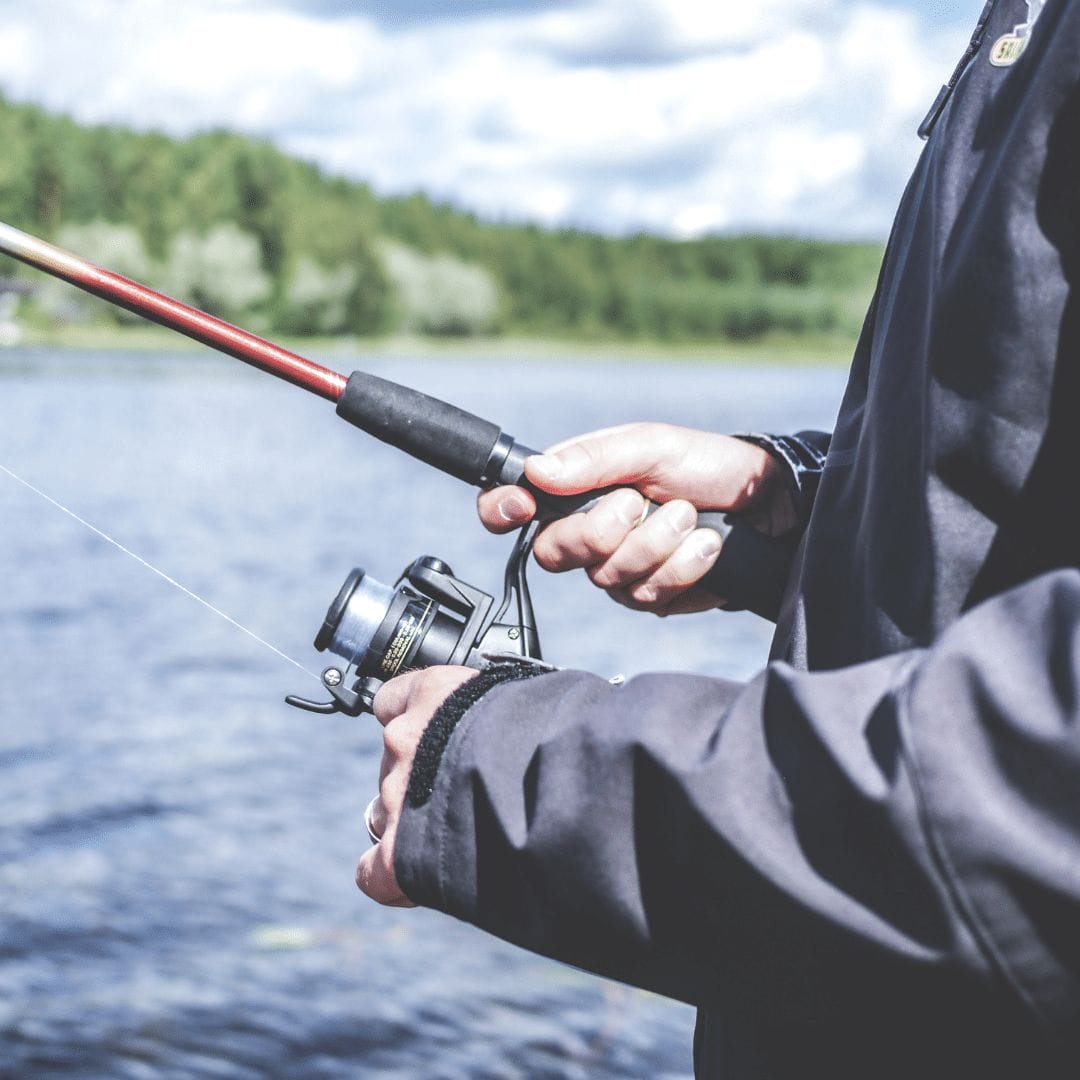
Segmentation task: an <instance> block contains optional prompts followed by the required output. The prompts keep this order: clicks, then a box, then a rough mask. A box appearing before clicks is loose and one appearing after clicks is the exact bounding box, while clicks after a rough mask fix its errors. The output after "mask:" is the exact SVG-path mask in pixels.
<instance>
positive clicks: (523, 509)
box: [498, 495, 529, 521]
mask: <svg viewBox="0 0 1080 1080" xmlns="http://www.w3.org/2000/svg"><path fill="white" fill-rule="evenodd" d="M498 509H499V517H501V518H502V519H503V521H520V520H521V519H522V518H524V517H528V516H529V508H528V507H527V506H526V505H525V504H524V503H523V502H522V501H521V500H520V499H519V498H517V497H516V496H513V495H511V496H510V497H509V498H506V499H503V500H502V502H500V503H499V508H498Z"/></svg>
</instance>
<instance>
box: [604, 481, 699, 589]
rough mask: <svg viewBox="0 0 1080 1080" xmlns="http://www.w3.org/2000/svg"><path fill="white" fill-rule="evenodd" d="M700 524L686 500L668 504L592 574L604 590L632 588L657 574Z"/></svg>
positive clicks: (645, 522) (632, 534) (639, 527)
mask: <svg viewBox="0 0 1080 1080" xmlns="http://www.w3.org/2000/svg"><path fill="white" fill-rule="evenodd" d="M696 524H697V511H696V510H695V509H694V508H693V506H691V505H690V503H688V502H686V501H685V500H683V499H676V500H674V501H673V502H669V503H666V504H665V505H664V506H661V507H660V509H659V510H657V511H656V512H655V513H653V514H652V515H651V516H650V517H648V518H646V519H645V520H644V521H643V522H642V523H641V524H640V525H639V526H638V527H637V528H635V529H632V530H631V531H630V532H629V533H628V534H627V536H626V539H625V540H624V541H623V542H622V543H621V544H620V545H619V547H618V550H616V551H615V552H614V553H613V554H612V555H611V557H610V558H608V559H606V560H605V561H604V562H603V563H602V564H600V565H598V566H596V567H595V568H594V569H592V570H591V571H590V572H589V577H591V578H592V580H593V583H594V584H595V585H598V586H599V587H600V588H601V589H614V588H620V587H622V586H625V585H629V584H630V583H632V582H635V581H638V580H640V579H641V578H644V577H647V576H648V575H650V574H652V573H654V572H655V571H656V570H657V568H658V567H660V566H662V565H663V564H664V563H665V562H666V561H667V560H668V559H669V558H671V556H672V555H673V554H674V552H675V550H676V549H677V548H678V546H679V545H680V544H681V543H682V542H683V540H684V539H686V537H687V536H689V534H690V532H691V531H692V530H693V528H694V526H695V525H696Z"/></svg>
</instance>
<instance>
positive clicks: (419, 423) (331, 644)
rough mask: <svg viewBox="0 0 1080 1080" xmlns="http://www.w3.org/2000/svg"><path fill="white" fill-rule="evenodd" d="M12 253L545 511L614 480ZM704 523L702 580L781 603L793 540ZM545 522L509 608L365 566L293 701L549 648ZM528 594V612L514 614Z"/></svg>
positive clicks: (430, 401)
mask: <svg viewBox="0 0 1080 1080" xmlns="http://www.w3.org/2000/svg"><path fill="white" fill-rule="evenodd" d="M0 252H2V253H4V254H7V255H10V256H12V257H13V258H15V259H18V260H19V261H21V262H23V263H26V264H27V265H29V266H32V267H34V268H36V269H38V270H42V271H44V272H45V273H47V274H51V275H52V276H53V277H57V278H60V279H61V280H63V281H66V282H68V283H69V284H71V285H74V286H76V287H77V288H79V289H82V290H83V291H84V292H88V293H90V294H91V295H93V296H97V297H99V298H100V299H102V300H105V301H107V302H108V303H110V304H113V305H115V306H117V307H121V308H124V309H126V310H127V311H131V312H134V313H135V314H136V315H140V316H142V317H143V318H145V319H148V320H149V321H151V322H155V323H158V324H159V325H161V326H165V327H167V328H168V329H170V330H175V331H177V332H178V333H181V334H183V335H185V336H186V337H189V338H192V339H194V340H195V341H198V342H200V343H202V344H203V345H207V346H209V347H210V348H212V349H215V350H217V351H218V352H222V353H225V354H226V355H227V356H231V357H233V358H235V359H237V360H242V361H243V362H244V363H246V364H250V365H252V366H253V367H257V368H259V370H261V371H265V372H267V373H269V374H271V375H275V376H277V377H278V378H279V379H284V380H285V381H286V382H288V383H291V384H292V385H293V386H298V387H300V388H301V389H304V390H307V391H309V392H310V393H313V394H317V395H318V396H319V397H322V398H325V399H326V400H328V401H331V402H333V403H334V404H335V406H336V411H337V414H338V416H340V417H342V419H344V420H347V421H348V422H349V423H350V424H353V425H354V426H355V427H358V428H360V429H361V430H362V431H366V432H367V433H368V434H369V435H373V436H374V437H375V438H377V439H379V440H381V441H382V442H385V443H387V444H389V445H390V446H394V447H396V448H398V449H399V450H403V451H404V452H405V453H407V454H409V455H411V456H412V457H414V458H416V459H417V460H419V461H422V462H424V463H426V464H428V465H431V466H433V467H434V468H436V469H439V470H440V471H441V472H445V473H448V474H449V475H450V476H454V477H456V478H457V479H459V480H463V481H465V482H466V483H468V484H471V485H473V486H475V487H479V488H481V489H487V488H492V487H496V486H498V485H502V484H514V485H517V486H519V487H523V488H526V489H527V490H529V491H530V492H531V493H532V494H533V496H534V498H535V499H536V502H537V507H538V511H537V518H538V519H539V520H540V521H547V520H551V519H554V518H557V517H563V516H565V515H567V514H570V513H573V512H575V511H577V510H580V509H581V508H582V507H584V506H586V505H587V504H589V503H591V502H592V501H594V500H595V499H596V498H597V497H599V496H600V495H602V494H604V491H606V490H610V489H603V490H595V491H588V492H583V493H581V494H578V495H551V494H549V493H547V492H545V491H541V490H540V489H539V488H537V487H536V486H535V485H534V484H533V483H532V482H531V481H530V480H529V479H528V477H526V475H525V460H526V458H528V457H531V456H532V455H533V454H535V453H536V451H535V450H533V449H531V448H530V447H528V446H527V445H525V444H524V443H520V442H518V441H517V440H515V439H514V438H513V436H511V435H508V434H506V433H505V432H503V430H502V429H501V428H500V427H499V425H497V424H494V423H492V422H490V421H488V420H484V419H482V418H481V417H479V416H475V415H473V414H472V413H469V412H466V411H465V410H463V409H460V408H458V407H457V406H456V405H451V404H449V403H448V402H445V401H440V400H439V399H438V398H433V397H430V396H429V395H427V394H424V393H421V392H420V391H418V390H413V389H411V388H410V387H406V386H402V385H400V384H398V383H395V382H391V381H390V380H388V379H383V378H380V377H379V376H377V375H371V374H368V373H367V372H363V371H354V372H353V373H352V374H351V375H349V376H348V377H346V376H344V375H342V374H341V373H340V372H337V371H333V370H332V369H330V368H327V367H324V366H322V365H321V364H317V363H315V362H314V361H313V360H309V359H307V358H306V357H303V356H300V355H299V354H297V353H294V352H290V351H289V350H288V349H284V348H282V347H281V346H280V345H276V344H274V343H273V342H271V341H267V340H266V339H265V338H261V337H259V336H258V335H256V334H253V333H251V332H250V331H247V330H243V329H241V328H240V327H238V326H233V325H232V324H231V323H228V322H225V320H223V319H219V318H217V317H215V316H213V315H210V314H208V313H207V312H205V311H200V310H199V309H198V308H195V307H192V306H190V305H189V304H185V303H182V302H181V301H179V300H175V299H173V298H172V297H170V296H166V295H165V294H164V293H161V292H158V291H156V290H154V289H151V288H149V287H148V286H146V285H142V284H140V283H139V282H137V281H132V280H131V279H130V278H126V277H123V276H122V275H120V274H117V273H114V272H113V271H111V270H107V269H105V268H104V267H101V266H98V265H96V264H94V263H92V262H90V261H88V260H87V259H83V258H81V257H79V256H78V255H74V254H72V253H71V252H68V251H64V250H62V249H61V248H58V247H56V246H54V245H53V244H49V243H47V242H46V241H44V240H41V239H39V238H38V237H35V236H31V235H30V234H29V233H25V232H22V231H21V230H19V229H15V228H13V227H12V226H10V225H6V224H3V223H2V222H0ZM698 524H699V526H701V527H705V528H711V529H714V530H715V531H716V532H717V533H719V534H720V536H721V537H722V538H723V541H724V542H723V545H722V547H721V552H720V555H719V557H718V558H717V560H716V562H715V563H714V564H713V566H712V568H711V569H710V570H709V572H708V573H707V574H706V575H705V576H704V577H703V578H702V579H701V581H700V582H699V584H700V585H701V586H703V587H704V588H706V589H708V590H709V591H711V592H713V593H714V594H715V595H717V596H722V597H724V598H725V599H726V601H727V607H728V609H730V610H735V609H738V608H747V609H749V610H751V611H755V612H757V613H758V614H761V615H764V616H766V617H772V613H775V611H776V610H777V607H778V606H779V602H780V592H781V590H782V585H783V582H784V580H785V577H786V574H785V573H784V570H785V568H786V566H787V565H788V562H789V561H790V558H791V547H790V545H789V544H788V543H787V542H785V541H784V540H780V539H774V538H770V537H767V536H765V535H764V534H763V533H760V532H758V531H757V530H756V529H754V528H753V527H752V526H750V525H749V524H748V523H746V522H745V521H741V520H740V519H739V517H738V515H734V514H729V513H726V512H723V511H706V512H703V513H699V515H698ZM535 534H536V523H534V524H533V525H531V526H529V527H527V528H526V529H525V530H523V531H522V533H521V534H520V536H519V539H518V541H517V542H516V543H515V545H514V549H513V551H512V553H511V556H510V560H509V561H508V563H507V566H506V571H505V592H504V596H503V600H502V603H501V605H500V606H499V607H498V609H496V607H495V604H494V599H493V597H492V596H490V595H489V594H486V593H483V592H482V591H481V590H478V589H476V588H475V587H474V586H471V585H468V584H467V583H465V582H462V581H461V580H460V579H458V578H456V577H455V576H454V575H453V572H452V571H451V570H450V568H449V567H448V566H447V565H446V564H445V563H444V562H442V560H440V559H436V558H433V557H427V556H426V557H424V558H423V559H418V560H416V561H415V562H414V563H413V564H411V566H410V567H408V568H406V570H405V571H404V572H403V574H402V576H401V577H400V578H399V579H398V582H397V583H396V585H395V586H394V588H392V589H391V588H389V587H387V586H384V585H381V584H379V583H378V582H376V581H374V579H372V578H370V577H369V576H367V575H365V574H364V572H363V571H362V570H359V569H357V570H355V571H354V572H353V574H351V575H350V576H349V578H348V579H347V580H346V582H345V585H344V586H343V587H342V590H341V592H340V593H339V594H338V596H337V598H336V599H335V601H334V602H333V603H332V604H331V606H330V609H329V611H328V612H327V617H326V620H325V621H324V624H323V627H322V629H321V630H320V631H319V635H318V636H317V637H316V639H315V645H316V648H318V649H320V650H324V649H329V650H330V651H332V652H334V653H336V654H337V655H339V656H342V657H343V658H345V659H346V660H347V661H348V666H347V668H346V670H345V671H344V672H343V671H340V670H339V669H336V668H328V669H327V670H326V671H325V672H324V673H323V684H324V686H326V688H327V689H328V690H329V691H330V692H331V694H332V696H333V698H334V700H333V701H332V702H329V703H325V704H321V703H314V702H303V701H301V700H300V699H296V698H293V699H289V700H290V701H291V702H292V703H293V704H296V705H299V706H300V707H302V708H309V709H311V710H312V711H318V712H336V711H343V712H348V713H350V714H352V715H356V713H357V712H359V711H362V710H363V709H365V708H370V702H371V698H372V697H373V696H374V692H375V690H377V688H378V685H381V679H382V678H389V677H391V676H392V675H393V674H394V673H396V672H397V671H398V670H401V669H403V668H404V667H421V666H428V665H430V664H436V663H469V664H471V665H472V666H482V664H483V661H484V657H486V656H488V655H492V654H494V653H499V654H501V653H503V652H505V651H507V649H508V650H509V651H510V653H512V654H514V655H517V656H520V657H522V658H526V659H528V658H532V659H539V656H540V647H539V640H538V636H537V633H536V628H535V620H534V619H533V614H532V604H531V600H530V599H529V591H528V584H527V582H526V580H525V566H526V563H527V558H528V554H529V551H530V550H531V545H532V539H533V537H534V536H535ZM515 600H516V605H515V608H516V615H517V619H516V621H514V622H508V623H503V622H500V621H499V620H500V619H502V618H503V617H504V616H505V615H506V614H507V612H509V611H511V610H512V609H511V604H512V603H513V602H514V601H515Z"/></svg>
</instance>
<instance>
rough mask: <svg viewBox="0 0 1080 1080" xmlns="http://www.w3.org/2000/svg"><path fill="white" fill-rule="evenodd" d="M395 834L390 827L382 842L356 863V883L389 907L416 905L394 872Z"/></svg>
mask: <svg viewBox="0 0 1080 1080" xmlns="http://www.w3.org/2000/svg"><path fill="white" fill-rule="evenodd" d="M393 840H394V837H393V834H392V831H391V830H389V829H388V831H387V834H386V835H385V836H384V837H383V839H382V842H381V843H378V844H374V845H372V846H371V847H369V848H368V849H367V851H365V852H364V854H363V855H361V856H360V861H359V862H358V863H357V864H356V885H357V888H358V889H359V890H360V891H361V892H362V893H363V894H364V895H365V896H369V897H371V899H372V900H374V901H375V902H376V903H378V904H385V905H386V906H387V907H415V906H416V905H415V904H414V903H413V902H412V901H411V900H410V899H409V898H408V897H407V896H406V895H405V894H404V893H403V892H402V891H401V886H399V885H398V883H397V876H396V875H395V874H394V859H393Z"/></svg>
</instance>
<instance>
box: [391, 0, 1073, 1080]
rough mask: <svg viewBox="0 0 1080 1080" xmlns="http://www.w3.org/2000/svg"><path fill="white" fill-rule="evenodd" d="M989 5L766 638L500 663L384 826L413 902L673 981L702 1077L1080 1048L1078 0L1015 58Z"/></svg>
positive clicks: (953, 1068) (547, 947)
mask: <svg viewBox="0 0 1080 1080" xmlns="http://www.w3.org/2000/svg"><path fill="white" fill-rule="evenodd" d="M985 15H986V18H987V21H986V22H985V25H982V26H981V29H980V31H979V35H980V36H978V38H977V42H976V44H977V48H976V50H975V52H974V55H973V56H972V57H970V58H969V62H968V63H967V64H965V65H964V66H963V67H962V70H961V71H960V72H959V73H958V77H957V80H956V85H955V88H954V90H953V92H952V93H951V95H950V98H949V100H948V101H947V102H946V103H945V104H944V107H943V109H942V110H941V111H940V115H939V116H938V118H937V120H936V124H935V126H934V130H933V132H932V134H931V135H930V138H929V141H928V143H927V146H926V148H925V151H924V153H923V155H922V158H921V160H920V162H919V164H918V167H917V168H916V171H915V174H914V176H913V178H912V180H911V183H910V185H909V187H908V189H907V192H906V194H905V195H904V199H903V202H902V204H901V207H900V210H899V214H898V217H897V221H896V224H895V226H894V230H893V234H892V237H891V239H890V242H889V247H888V250H887V253H886V258H885V263H884V266H883V269H882V275H881V281H880V284H879V288H878V291H877V295H876V297H875V299H874V301H873V305H872V307H871V310H870V313H869V315H868V317H867V322H866V327H865V330H864V333H863V335H862V338H861V340H860V343H859V346H858V351H857V354H856V356H855V361H854V366H853V368H852V372H851V378H850V383H849V386H848V390H847V393H846V396H845V399H844V403H843V407H842V409H841V412H840V417H839V420H838V423H837V426H836V430H835V433H834V436H833V439H832V444H831V448H830V451H829V454H828V458H827V461H826V465H825V469H824V473H823V475H822V477H821V482H820V486H819V488H818V491H817V495H816V500H815V502H814V506H813V512H812V516H811V518H810V523H809V526H808V528H807V530H806V532H805V535H804V537H803V540H802V543H801V545H800V547H799V551H798V554H797V556H796V563H795V566H794V567H793V570H792V574H791V578H790V582H789V585H788V589H787V594H786V599H785V602H784V607H783V611H782V613H781V617H780V620H779V626H778V629H777V634H776V645H775V649H774V657H775V659H774V661H773V662H772V663H771V664H770V666H769V667H768V668H767V670H766V671H765V672H763V673H762V674H761V675H760V676H759V677H758V678H757V679H755V680H754V681H753V682H751V683H749V684H748V685H740V684H734V683H729V682H724V681H721V680H715V679H707V678H700V677H692V676H679V675H654V676H644V677H641V678H638V679H635V680H633V681H632V682H631V683H629V684H628V685H626V686H623V687H615V686H611V685H609V684H608V683H607V682H605V681H604V680H602V679H599V678H597V677H595V676H592V675H588V674H584V673H579V672H560V673H555V674H549V675H543V676H541V677H538V678H533V679H528V680H526V681H515V682H508V683H505V684H503V685H498V686H495V687H494V688H493V689H490V690H489V692H487V693H486V694H484V695H483V696H482V697H481V698H480V699H479V701H478V702H477V703H475V704H472V705H471V707H470V708H467V709H466V708H465V706H467V705H469V704H470V701H468V700H466V701H464V702H462V703H459V706H460V707H459V708H457V710H456V711H455V710H454V709H453V708H449V709H448V710H447V712H446V713H445V714H444V715H443V716H442V718H441V719H440V722H439V724H437V725H434V724H433V731H431V732H429V734H431V738H430V739H429V740H426V741H427V742H428V743H429V745H428V746H427V747H426V748H425V749H424V750H423V753H424V755H425V757H426V765H425V769H424V775H425V777H426V781H425V783H423V784H421V783H416V784H414V785H413V786H412V788H411V790H410V799H409V807H408V809H407V810H406V813H405V816H404V818H403V821H402V825H401V830H400V832H399V834H398V850H397V856H396V867H397V872H398V876H399V879H400V881H401V884H402V887H403V888H404V889H405V891H406V892H407V893H408V894H409V895H410V896H411V897H413V898H414V899H415V900H417V901H419V902H420V903H423V904H427V905H430V906H433V907H437V908H441V909H442V910H444V911H448V912H450V913H452V914H454V915H457V916H459V917H461V918H463V919H467V920H469V921H470V922H473V923H476V924H477V925H479V926H482V927H484V928H485V929H487V930H490V931H492V932H493V933H496V934H498V935H500V936H502V937H504V938H507V939H508V940H510V941H514V942H517V943H519V944H521V945H524V946H526V947H527V948H530V949H533V950H536V951H538V952H542V953H546V954H548V955H551V956H554V957H558V958H560V959H563V960H567V961H569V962H571V963H573V964H577V965H579V966H583V967H586V968H590V969H592V970H595V971H598V972H601V973H603V974H605V975H608V976H612V977H615V978H618V979H623V980H626V981H627V982H631V983H635V984H637V985H640V986H644V987H648V988H650V989H652V990H656V991H659V992H660V993H664V994H669V995H671V996H673V997H677V998H681V999H683V1000H685V1001H689V1002H692V1003H694V1004H696V1005H698V1006H699V1007H700V1010H701V1011H700V1020H699V1027H698V1036H697V1046H696V1061H697V1067H698V1071H699V1073H700V1074H701V1075H707V1076H721V1075H722V1076H725V1077H736V1078H741V1077H796V1076H797V1077H805V1076H815V1077H816V1076H822V1077H829V1078H833V1080H835V1078H839V1077H859V1078H868V1077H886V1076H911V1077H915V1076H918V1077H923V1078H925V1077H937V1076H943V1077H944V1076H948V1077H952V1078H960V1077H968V1076H971V1077H979V1078H986V1077H1030V1076H1049V1075H1056V1074H1057V1073H1058V1072H1061V1073H1064V1074H1068V1075H1070V1076H1071V1075H1077V1074H1078V1073H1080V637H1078V635H1080V573H1078V572H1077V566H1078V565H1080V513H1078V512H1077V510H1076V507H1075V503H1076V497H1077V487H1076V481H1075V478H1074V471H1075V469H1076V444H1077V437H1078V431H1080V412H1078V409H1077V406H1078V403H1080V398H1078V394H1077V390H1078V381H1080V322H1078V320H1080V290H1078V289H1077V288H1076V287H1074V282H1075V280H1076V275H1077V273H1078V272H1080V258H1078V247H1077V243H1078V220H1080V0H1047V3H1046V8H1045V10H1044V11H1043V13H1042V16H1041V18H1040V20H1039V22H1038V23H1037V25H1036V27H1035V30H1034V32H1033V34H1032V37H1031V41H1030V44H1029V45H1028V47H1027V49H1026V51H1025V52H1024V54H1023V55H1022V56H1021V57H1020V59H1019V60H1018V61H1017V62H1016V63H1015V65H1014V66H1011V67H994V66H992V65H991V64H990V63H989V59H988V53H989V51H990V48H991V46H992V45H993V44H994V42H995V41H996V40H997V39H998V38H999V37H1001V36H1002V35H1003V34H1005V33H1007V32H1008V31H1009V30H1011V29H1012V28H1013V27H1014V26H1015V25H1016V24H1018V23H1021V22H1023V21H1024V18H1025V16H1026V9H1025V5H1024V3H1023V2H1022V0H997V2H996V3H991V5H989V6H988V12H987V13H985ZM718 617H720V616H718ZM462 712H464V716H463V718H462V719H461V720H460V723H458V724H457V726H456V729H454V730H451V729H453V721H454V718H455V716H457V715H459V714H460V713H462ZM440 753H441V754H442V756H441V761H440V760H439V755H440ZM416 778H417V776H416V774H415V773H414V780H416Z"/></svg>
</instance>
